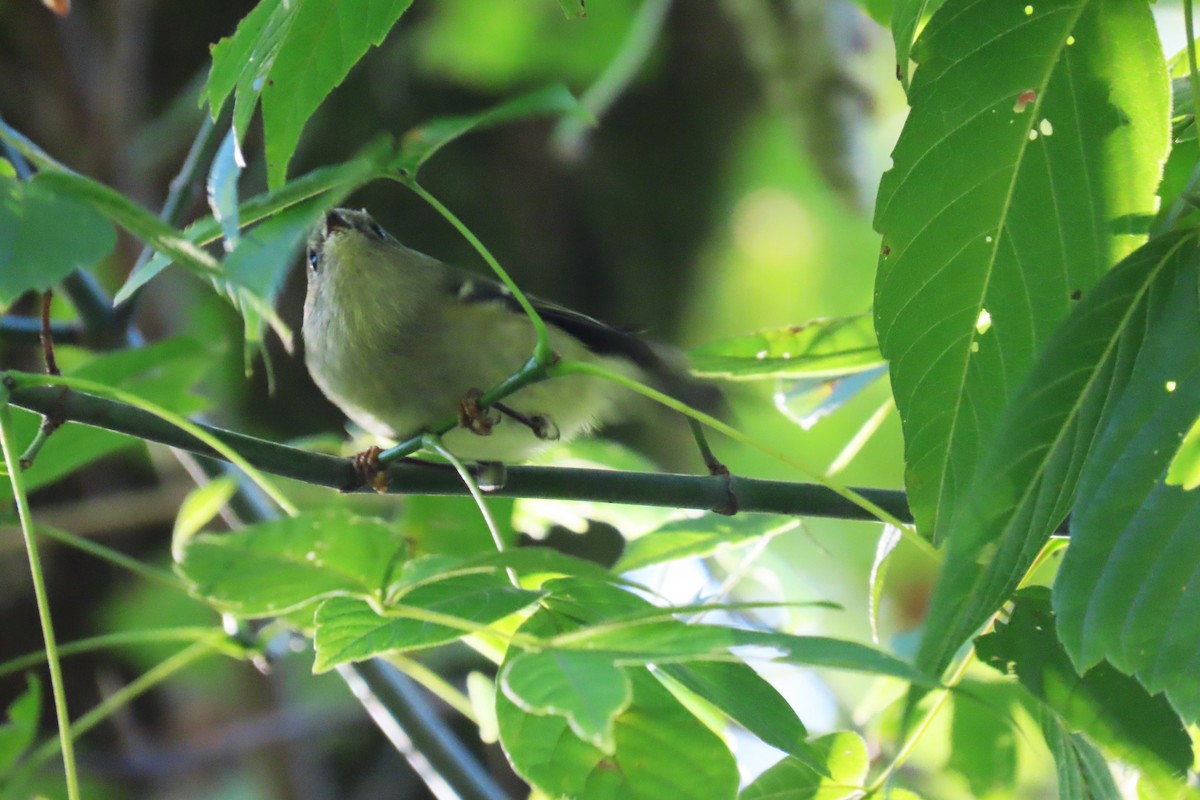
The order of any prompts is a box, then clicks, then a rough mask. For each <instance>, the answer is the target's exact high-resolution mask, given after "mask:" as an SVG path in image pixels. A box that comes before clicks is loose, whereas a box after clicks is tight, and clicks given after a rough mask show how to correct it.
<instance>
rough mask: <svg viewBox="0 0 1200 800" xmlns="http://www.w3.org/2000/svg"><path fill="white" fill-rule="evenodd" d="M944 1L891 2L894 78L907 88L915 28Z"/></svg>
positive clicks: (909, 0) (912, 0)
mask: <svg viewBox="0 0 1200 800" xmlns="http://www.w3.org/2000/svg"><path fill="white" fill-rule="evenodd" d="M943 2H944V0H892V39H893V41H895V43H896V77H897V78H899V79H900V84H901V85H902V86H903V87H904V89H905V91H907V90H908V88H909V83H908V78H909V75H908V61H909V55H910V53H911V52H912V46H913V40H914V39H916V38H917V28H918V27H919V26H920V25H921V24H922V23H924V22H925V21H926V20H927V19H928V18H929V15H930V14H932V13H933V12H934V11H937V9H938V7H939V6H940V5H941V4H942V3H943Z"/></svg>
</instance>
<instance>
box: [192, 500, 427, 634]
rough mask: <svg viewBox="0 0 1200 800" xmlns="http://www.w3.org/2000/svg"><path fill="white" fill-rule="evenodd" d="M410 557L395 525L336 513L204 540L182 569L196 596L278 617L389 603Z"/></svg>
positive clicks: (197, 540)
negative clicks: (340, 603) (334, 604)
mask: <svg viewBox="0 0 1200 800" xmlns="http://www.w3.org/2000/svg"><path fill="white" fill-rule="evenodd" d="M406 551H407V544H406V542H405V540H404V537H403V536H401V535H400V534H399V533H398V532H397V531H396V530H395V526H394V525H391V524H389V523H387V522H385V521H384V520H379V519H374V518H371V517H360V516H357V515H354V514H351V513H349V512H347V511H343V510H335V509H328V510H323V511H313V512H308V513H305V514H302V515H300V516H298V517H293V518H289V519H280V520H272V521H270V522H264V523H260V524H258V525H252V526H250V527H247V528H243V529H241V530H239V531H235V532H233V533H222V534H200V535H199V536H196V537H195V538H193V539H192V540H191V541H190V542H188V544H187V547H186V548H185V549H184V551H183V560H182V561H180V562H179V563H178V565H177V569H178V571H179V573H180V575H182V576H183V578H184V579H185V580H186V581H187V582H188V583H189V584H190V587H191V589H192V591H193V592H194V593H196V594H197V595H199V596H200V597H202V598H204V599H205V600H207V601H208V602H210V603H213V604H214V605H216V606H219V607H221V608H223V609H224V610H226V611H229V612H232V613H235V614H238V615H240V616H244V617H260V616H273V615H278V614H282V613H284V612H286V611H290V610H292V609H296V608H300V607H301V606H304V605H307V604H309V603H311V602H313V601H314V600H317V599H319V598H324V597H333V596H350V597H361V598H372V599H378V598H381V597H382V592H383V589H384V587H386V586H387V584H388V581H389V580H390V577H391V575H392V573H393V572H394V571H395V570H396V569H398V567H399V565H400V564H401V563H402V562H403V561H404V557H405V553H406Z"/></svg>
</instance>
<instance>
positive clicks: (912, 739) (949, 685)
mask: <svg viewBox="0 0 1200 800" xmlns="http://www.w3.org/2000/svg"><path fill="white" fill-rule="evenodd" d="M974 660H975V650H974V649H972V650H971V651H970V652H968V653H967V654H966V656H964V657H963V659H962V661H961V662H959V664H958V667H957V668H956V669H955V670H954V673H953V674H952V675H951V676H950V679H949V680H947V681H946V688H945V689H944V690H942V691H941V693H940V694H939V695H938V698H937V699H936V700H934V701H933V703H932V704H931V705H930V706H929V708H927V709H926V710H925V713H924V714H923V715H922V717H921V720H920V722H918V723H917V724H916V726H915V727H914V728H913V729H912V730H911V731H910V732H909V735H908V738H906V739H905V740H904V744H903V745H902V746H901V747H900V750H899V752H897V753H896V755H895V756H894V757H893V758H892V760H891V761H889V762H888V764H887V766H885V767H884V768H883V771H882V772H880V773H879V775H878V777H876V778H875V780H873V781H871V783H870V785H869V786H867V796H868V797H870V796H871V795H873V794H874V793H875V792H878V791H879V790H880V789H881V788H882V787H883V785H884V784H885V783H887V781H888V779H889V778H891V777H892V774H893V773H895V771H896V770H897V769H899V768H900V767H901V766H902V765H903V764H904V762H905V761H907V760H908V757H909V756H910V755H912V751H913V750H914V749H915V748H916V746H917V743H918V742H920V741H921V738H922V737H923V736H924V735H925V732H926V731H928V730H929V726H930V725H932V724H933V720H934V719H935V718H936V717H937V715H938V714H939V713H940V712H941V710H942V707H943V706H945V705H946V701H947V700H948V699H950V695H951V694H952V693H953V690H954V687H955V686H957V685H958V683H959V681H961V680H962V679H963V676H964V675H966V673H967V667H969V666H970V665H971V663H972V662H973V661H974Z"/></svg>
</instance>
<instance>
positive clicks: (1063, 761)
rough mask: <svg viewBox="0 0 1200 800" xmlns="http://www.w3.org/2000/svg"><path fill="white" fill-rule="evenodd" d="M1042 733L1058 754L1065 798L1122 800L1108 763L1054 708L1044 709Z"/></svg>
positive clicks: (1057, 766) (1056, 759) (1060, 786)
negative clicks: (1068, 728)
mask: <svg viewBox="0 0 1200 800" xmlns="http://www.w3.org/2000/svg"><path fill="white" fill-rule="evenodd" d="M1041 717H1042V736H1043V737H1044V738H1045V740H1046V746H1047V747H1048V748H1049V749H1050V753H1051V755H1053V756H1054V767H1055V772H1056V773H1057V775H1058V796H1059V797H1060V798H1061V800H1121V792H1120V790H1118V789H1117V785H1116V783H1114V782H1113V778H1112V773H1111V772H1109V769H1108V763H1107V762H1106V761H1105V760H1104V756H1102V755H1101V754H1100V752H1099V751H1098V750H1096V748H1095V747H1093V746H1092V743H1091V742H1089V741H1088V740H1087V739H1085V738H1084V737H1083V736H1082V735H1081V734H1078V733H1071V732H1070V731H1068V730H1067V728H1066V727H1065V726H1064V725H1063V723H1062V720H1060V719H1059V718H1058V717H1057V716H1056V715H1055V714H1054V713H1053V712H1051V711H1043V712H1042V714H1041Z"/></svg>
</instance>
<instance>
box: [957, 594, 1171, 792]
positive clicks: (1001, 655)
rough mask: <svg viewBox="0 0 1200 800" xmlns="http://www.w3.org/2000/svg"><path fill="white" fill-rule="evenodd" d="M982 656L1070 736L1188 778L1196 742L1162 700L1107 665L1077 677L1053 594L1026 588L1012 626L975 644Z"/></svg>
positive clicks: (1133, 761)
mask: <svg viewBox="0 0 1200 800" xmlns="http://www.w3.org/2000/svg"><path fill="white" fill-rule="evenodd" d="M976 649H977V651H978V653H979V657H980V659H981V660H983V661H984V662H985V663H987V664H989V665H991V666H992V667H994V668H996V669H997V670H999V671H1000V672H1002V673H1004V674H1006V675H1011V674H1014V673H1015V674H1016V676H1017V679H1018V680H1019V681H1020V682H1021V685H1022V686H1024V687H1025V688H1026V689H1028V690H1029V692H1030V693H1031V694H1032V695H1033V696H1034V697H1036V698H1037V699H1038V700H1040V701H1041V702H1042V703H1043V704H1044V706H1045V707H1046V708H1047V709H1049V710H1051V711H1053V712H1054V713H1056V714H1057V715H1058V716H1059V717H1061V718H1062V720H1063V722H1064V724H1065V725H1066V726H1067V728H1068V729H1069V730H1073V731H1075V730H1078V731H1083V732H1084V733H1086V734H1087V735H1088V737H1089V738H1091V739H1092V740H1093V741H1095V742H1096V743H1097V744H1099V745H1100V747H1102V748H1104V749H1105V750H1107V751H1108V753H1109V756H1110V757H1113V758H1119V759H1121V760H1124V761H1127V762H1129V763H1131V764H1135V765H1137V766H1138V767H1139V768H1141V769H1143V770H1146V771H1148V772H1150V773H1152V774H1156V773H1167V774H1178V775H1182V774H1183V773H1184V772H1185V771H1186V770H1187V769H1188V767H1189V766H1191V763H1192V745H1191V739H1190V738H1189V736H1188V734H1187V730H1186V729H1185V728H1184V726H1183V723H1182V722H1180V720H1179V717H1178V716H1176V714H1175V712H1174V711H1172V710H1171V706H1170V705H1169V704H1168V703H1167V701H1166V698H1165V697H1163V696H1162V695H1154V696H1151V695H1150V694H1149V693H1148V692H1147V691H1146V690H1145V689H1144V688H1143V687H1142V686H1141V684H1139V683H1138V682H1137V681H1136V680H1134V679H1133V678H1131V677H1129V676H1128V675H1123V674H1121V673H1120V672H1118V671H1117V670H1116V669H1114V668H1113V666H1112V665H1111V664H1108V663H1106V662H1102V663H1100V664H1097V665H1096V666H1094V667H1092V668H1091V669H1089V670H1088V671H1086V672H1085V673H1084V674H1083V675H1082V676H1081V675H1079V674H1077V673H1076V671H1075V668H1074V667H1073V666H1072V665H1071V660H1070V659H1069V658H1068V657H1067V653H1066V651H1065V650H1064V649H1063V646H1062V644H1061V643H1060V642H1059V641H1058V638H1057V636H1056V634H1055V618H1054V612H1053V611H1051V609H1050V596H1049V590H1048V589H1046V588H1045V587H1041V586H1038V587H1032V588H1029V589H1025V590H1022V591H1021V592H1020V593H1019V594H1018V595H1017V599H1016V602H1015V604H1014V606H1013V610H1012V614H1011V615H1010V616H1009V619H1008V621H1006V622H1005V621H1001V622H998V623H997V624H996V627H995V629H994V630H993V632H992V633H989V634H987V635H986V636H981V637H979V639H977V640H976Z"/></svg>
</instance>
